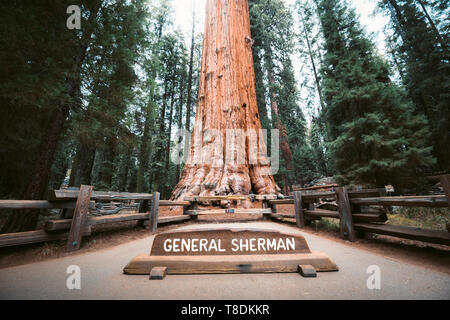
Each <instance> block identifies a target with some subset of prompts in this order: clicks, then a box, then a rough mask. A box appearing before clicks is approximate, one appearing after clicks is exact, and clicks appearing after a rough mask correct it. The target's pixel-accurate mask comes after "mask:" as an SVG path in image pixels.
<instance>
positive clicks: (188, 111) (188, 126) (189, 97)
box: [186, 10, 195, 131]
mask: <svg viewBox="0 0 450 320" xmlns="http://www.w3.org/2000/svg"><path fill="white" fill-rule="evenodd" d="M194 49H195V10H193V11H192V39H191V55H190V58H189V74H188V84H187V90H188V93H187V102H186V131H190V130H191V101H192V73H193V71H194V70H193V69H194Z"/></svg>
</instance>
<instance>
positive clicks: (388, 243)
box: [0, 204, 450, 274]
mask: <svg viewBox="0 0 450 320" xmlns="http://www.w3.org/2000/svg"><path fill="white" fill-rule="evenodd" d="M255 206H259V204H255ZM277 211H278V213H283V214H292V216H293V218H292V219H289V218H286V219H284V221H285V222H286V223H288V224H295V218H294V207H293V205H282V206H277ZM122 213H123V212H122ZM181 214H182V208H174V209H173V210H170V209H169V208H167V207H161V208H160V212H159V215H160V216H161V217H164V216H177V215H181ZM390 218H391V216H390ZM257 220H260V218H259V217H255V215H239V217H233V216H230V215H217V216H200V217H199V218H198V222H197V223H215V222H217V223H218V222H222V223H223V222H248V221H257ZM397 220H400V221H402V222H403V220H402V219H400V218H399V219H394V223H397ZM409 220H410V221H413V220H412V219H409ZM195 223H196V222H187V223H183V225H189V224H195ZM179 226H180V224H179V223H178V224H171V225H164V226H161V227H160V228H158V230H160V231H166V230H170V229H174V228H177V227H179ZM302 231H303V232H306V233H310V234H314V235H317V236H320V237H324V238H327V239H329V240H333V241H336V242H339V243H342V244H345V245H348V246H351V247H355V248H360V249H363V250H368V251H371V252H373V253H376V254H379V255H382V256H384V257H387V258H391V259H394V260H398V261H405V262H408V263H411V264H414V265H418V266H422V267H426V268H429V269H431V270H435V271H440V272H444V273H447V274H450V247H448V246H444V245H437V244H429V243H424V242H421V241H414V240H407V239H400V238H395V237H390V236H384V235H374V236H373V237H372V238H371V239H358V240H357V241H356V242H353V243H352V242H349V241H346V240H343V239H341V238H340V234H339V223H338V222H337V221H336V220H334V219H327V218H324V219H322V220H321V221H316V222H313V223H312V224H311V225H309V226H306V227H305V228H304V229H302ZM149 236H150V233H149V231H148V229H145V228H142V227H139V226H138V225H137V222H133V221H131V222H123V223H114V224H109V225H98V226H94V227H93V228H92V235H91V236H88V237H84V238H83V244H82V247H81V249H80V250H79V251H77V252H76V253H66V252H65V245H66V242H65V241H53V242H48V243H44V244H42V243H41V244H34V245H26V246H20V247H11V248H0V268H6V267H11V266H16V265H23V264H28V263H34V262H38V261H44V260H48V259H55V258H61V257H65V256H68V255H73V254H84V253H87V252H94V251H97V250H102V249H105V248H110V247H114V246H117V245H120V244H124V243H127V242H131V241H134V240H138V239H143V238H146V237H149ZM149 250H150V248H149Z"/></svg>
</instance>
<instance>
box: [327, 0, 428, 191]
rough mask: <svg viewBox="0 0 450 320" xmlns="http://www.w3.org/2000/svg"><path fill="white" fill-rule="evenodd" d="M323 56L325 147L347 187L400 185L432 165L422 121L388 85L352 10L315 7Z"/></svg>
mask: <svg viewBox="0 0 450 320" xmlns="http://www.w3.org/2000/svg"><path fill="white" fill-rule="evenodd" d="M318 12H319V16H320V19H321V25H322V30H323V33H324V38H325V49H326V54H325V56H324V62H323V65H322V69H321V73H322V77H323V92H324V100H325V101H326V108H325V110H323V116H324V117H325V119H326V121H327V123H328V124H329V139H330V144H329V148H330V151H331V154H332V158H333V162H334V166H335V168H336V170H337V174H338V175H337V177H338V178H339V180H340V181H341V182H342V183H346V184H353V183H354V184H366V185H374V186H383V185H385V184H393V185H397V186H402V185H404V183H405V182H406V181H405V180H404V179H405V178H406V177H412V176H416V175H420V174H422V173H423V172H424V171H423V170H424V169H426V168H427V167H430V166H432V165H433V162H434V159H433V157H432V156H431V155H430V153H431V147H427V142H428V141H429V131H428V126H427V121H426V119H425V118H424V117H423V116H421V115H415V114H413V105H412V104H411V103H410V101H409V100H408V99H407V98H406V97H405V96H404V95H403V92H402V90H401V89H400V88H399V87H398V86H397V85H396V84H394V83H393V82H392V81H391V80H390V77H389V75H390V70H389V67H388V65H387V63H386V62H385V61H384V60H383V59H382V58H381V57H380V56H378V55H377V54H376V53H375V50H374V46H373V44H372V42H371V41H370V40H369V39H368V37H367V36H366V35H365V32H364V31H363V29H362V27H361V26H360V24H359V22H358V20H357V18H356V15H355V13H354V10H353V9H351V8H349V7H348V5H347V4H346V3H345V2H342V1H340V0H322V1H320V3H319V5H318Z"/></svg>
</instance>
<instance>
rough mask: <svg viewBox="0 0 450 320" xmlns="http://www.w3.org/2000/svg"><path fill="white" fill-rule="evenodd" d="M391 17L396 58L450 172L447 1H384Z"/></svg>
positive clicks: (441, 166)
mask: <svg viewBox="0 0 450 320" xmlns="http://www.w3.org/2000/svg"><path fill="white" fill-rule="evenodd" d="M379 7H380V9H381V10H382V11H383V12H384V13H385V14H386V15H388V16H390V17H391V23H390V26H389V28H387V29H388V30H392V31H393V32H392V35H391V36H390V37H389V39H388V46H389V47H390V51H391V58H392V60H393V61H394V63H395V65H396V66H397V68H398V70H399V73H400V75H401V78H402V82H403V84H404V85H405V87H406V88H407V90H408V94H409V96H410V97H411V99H412V100H413V102H414V104H415V110H414V112H415V113H416V114H419V115H422V116H424V117H425V118H426V119H427V120H428V122H429V124H430V127H431V133H432V140H431V141H430V144H431V145H433V155H434V156H435V157H436V159H437V160H438V162H437V164H438V167H437V168H436V169H439V170H450V148H449V147H448V146H449V145H450V65H449V58H450V52H449V31H450V28H449V27H450V23H449V19H448V13H449V7H448V1H424V0H416V1H405V0H380V1H379Z"/></svg>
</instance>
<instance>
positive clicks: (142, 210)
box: [0, 175, 450, 251]
mask: <svg viewBox="0 0 450 320" xmlns="http://www.w3.org/2000/svg"><path fill="white" fill-rule="evenodd" d="M441 184H442V186H443V188H444V191H445V194H443V195H433V196H409V197H385V196H381V197H380V191H379V190H378V189H370V190H356V191H355V190H347V189H346V188H343V187H338V188H335V190H334V191H319V192H314V191H312V192H311V191H295V192H294V196H293V197H292V198H291V197H288V198H285V199H277V197H276V196H273V195H244V196H214V197H200V196H199V197H187V198H186V199H184V200H183V201H169V200H160V194H159V193H158V192H155V193H153V194H148V193H119V192H100V191H93V190H92V187H91V186H85V185H82V186H81V187H80V189H77V190H54V191H52V192H51V194H50V195H49V197H48V199H49V200H42V201H37V200H0V209H70V210H73V214H72V217H70V218H65V219H57V220H49V221H47V222H46V224H45V226H44V229H43V230H36V231H28V232H20V233H9V234H1V235H0V247H8V246H15V245H23V244H29V243H38V242H45V241H52V240H67V245H66V248H67V251H74V250H78V249H79V248H80V246H81V242H82V238H83V237H84V236H88V235H90V234H91V228H92V226H96V225H101V224H109V223H116V222H125V221H138V223H139V225H141V226H143V227H145V226H148V227H149V231H150V232H152V233H153V232H156V230H157V228H158V225H161V224H166V223H172V222H184V221H189V220H196V219H197V217H198V216H201V215H218V214H255V215H262V216H263V217H264V219H273V220H276V221H284V219H285V218H295V223H296V226H297V227H298V228H303V227H304V226H305V225H307V224H309V223H310V222H311V221H314V220H320V219H322V218H335V219H339V221H340V233H341V236H342V237H343V238H344V239H348V240H350V241H354V240H355V239H356V237H357V236H358V235H359V236H363V235H364V233H376V234H385V235H390V236H394V237H400V238H407V239H413V240H420V241H425V242H431V243H438V244H444V245H450V233H449V232H446V231H435V230H424V229H420V228H412V227H404V226H394V225H387V224H385V222H386V221H387V220H388V218H387V215H386V210H385V209H384V207H387V206H410V207H435V208H444V207H450V175H446V176H442V177H441ZM124 200H136V201H140V206H139V210H138V212H134V213H126V214H120V213H118V214H113V215H107V216H88V211H89V209H92V208H95V201H124ZM221 200H229V201H238V200H251V201H255V200H258V201H261V202H262V208H253V209H200V208H199V204H200V203H202V202H204V201H221ZM319 200H322V201H324V200H325V201H330V200H331V201H335V202H336V203H337V208H338V210H325V209H321V208H317V207H316V206H315V205H314V203H316V202H318V201H319ZM283 204H293V205H294V211H295V215H286V214H280V213H277V206H278V205H283ZM164 206H181V207H183V215H179V216H172V217H159V214H158V211H159V207H164Z"/></svg>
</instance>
